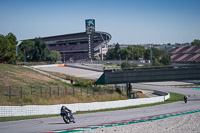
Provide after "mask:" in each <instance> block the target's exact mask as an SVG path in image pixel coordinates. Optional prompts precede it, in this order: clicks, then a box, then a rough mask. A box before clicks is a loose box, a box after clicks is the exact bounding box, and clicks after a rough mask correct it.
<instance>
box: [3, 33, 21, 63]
mask: <svg viewBox="0 0 200 133" xmlns="http://www.w3.org/2000/svg"><path fill="white" fill-rule="evenodd" d="M16 45H17V38H16V37H15V35H14V34H13V33H8V35H6V36H4V35H0V62H4V61H6V62H8V63H14V62H15V61H16V60H18V58H17V57H16V54H15V53H16Z"/></svg>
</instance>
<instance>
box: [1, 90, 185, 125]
mask: <svg viewBox="0 0 200 133" xmlns="http://www.w3.org/2000/svg"><path fill="white" fill-rule="evenodd" d="M182 100H183V95H181V94H177V93H170V98H169V99H168V100H166V101H164V102H159V103H152V104H143V105H138V106H128V107H123V108H111V109H102V110H95V111H79V112H76V113H75V114H84V113H95V112H104V111H115V110H124V109H132V108H141V107H148V106H155V105H161V104H167V103H172V102H177V101H182ZM55 116H59V114H57V115H37V116H17V117H0V122H6V121H17V120H26V119H37V118H47V117H55Z"/></svg>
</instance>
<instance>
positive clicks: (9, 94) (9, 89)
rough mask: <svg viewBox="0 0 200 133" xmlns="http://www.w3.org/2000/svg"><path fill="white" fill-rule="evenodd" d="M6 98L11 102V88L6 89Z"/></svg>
mask: <svg viewBox="0 0 200 133" xmlns="http://www.w3.org/2000/svg"><path fill="white" fill-rule="evenodd" d="M8 96H9V100H11V87H10V86H9V87H8Z"/></svg>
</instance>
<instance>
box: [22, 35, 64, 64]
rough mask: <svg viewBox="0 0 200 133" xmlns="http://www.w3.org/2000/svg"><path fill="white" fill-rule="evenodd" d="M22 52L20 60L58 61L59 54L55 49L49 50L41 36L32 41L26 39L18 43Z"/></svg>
mask: <svg viewBox="0 0 200 133" xmlns="http://www.w3.org/2000/svg"><path fill="white" fill-rule="evenodd" d="M20 49H21V51H22V53H23V58H22V61H26V60H27V61H54V62H55V61H58V60H60V59H61V55H60V53H59V52H57V51H51V50H50V49H49V48H48V47H47V45H46V44H45V43H44V42H43V41H42V39H41V38H35V39H34V40H33V41H31V40H26V41H23V42H22V43H21V44H20Z"/></svg>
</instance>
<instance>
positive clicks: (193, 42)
mask: <svg viewBox="0 0 200 133" xmlns="http://www.w3.org/2000/svg"><path fill="white" fill-rule="evenodd" d="M191 46H200V40H198V39H195V40H194V41H192V42H191Z"/></svg>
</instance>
